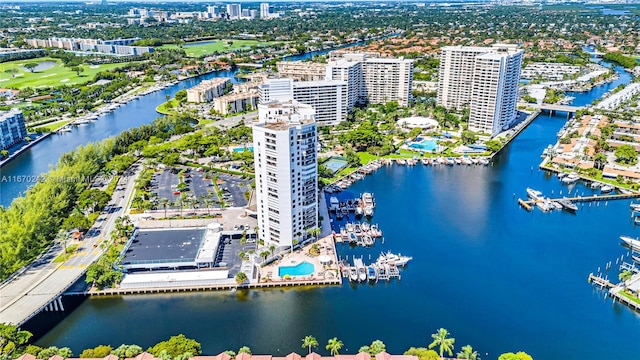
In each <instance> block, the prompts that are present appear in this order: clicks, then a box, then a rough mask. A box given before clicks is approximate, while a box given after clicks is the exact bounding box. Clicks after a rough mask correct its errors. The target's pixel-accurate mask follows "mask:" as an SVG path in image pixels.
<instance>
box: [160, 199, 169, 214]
mask: <svg viewBox="0 0 640 360" xmlns="http://www.w3.org/2000/svg"><path fill="white" fill-rule="evenodd" d="M159 203H160V206H162V208H163V209H164V217H165V218H166V217H167V206H169V199H167V198H161V199H160V201H159Z"/></svg>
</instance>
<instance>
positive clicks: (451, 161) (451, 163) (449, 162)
mask: <svg viewBox="0 0 640 360" xmlns="http://www.w3.org/2000/svg"><path fill="white" fill-rule="evenodd" d="M453 164H455V161H454V160H453V159H452V158H447V165H453Z"/></svg>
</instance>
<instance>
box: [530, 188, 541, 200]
mask: <svg viewBox="0 0 640 360" xmlns="http://www.w3.org/2000/svg"><path fill="white" fill-rule="evenodd" d="M527 196H529V197H530V198H531V199H533V200H538V199H540V198H541V197H542V192H540V191H538V190H534V189H532V188H527Z"/></svg>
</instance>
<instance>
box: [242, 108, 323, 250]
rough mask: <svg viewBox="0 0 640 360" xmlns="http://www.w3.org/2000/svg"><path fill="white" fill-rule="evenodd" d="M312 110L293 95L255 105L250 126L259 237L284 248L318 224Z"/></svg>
mask: <svg viewBox="0 0 640 360" xmlns="http://www.w3.org/2000/svg"><path fill="white" fill-rule="evenodd" d="M316 139H317V130H316V122H315V110H314V109H313V107H312V106H310V105H307V104H303V103H300V102H298V101H295V100H282V101H278V100H276V101H270V102H266V103H262V104H259V105H258V124H256V125H254V126H253V152H254V164H255V183H256V201H257V213H258V228H259V230H258V231H259V236H260V239H262V240H264V242H265V245H267V246H269V245H275V246H276V247H290V246H292V245H294V244H295V242H296V241H302V240H303V239H305V238H306V237H307V236H308V233H309V230H310V229H313V228H316V227H317V226H318V190H317V188H318V160H317V140H316Z"/></svg>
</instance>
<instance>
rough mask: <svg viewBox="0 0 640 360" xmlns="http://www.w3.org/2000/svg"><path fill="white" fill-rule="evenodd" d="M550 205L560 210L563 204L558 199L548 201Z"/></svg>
mask: <svg viewBox="0 0 640 360" xmlns="http://www.w3.org/2000/svg"><path fill="white" fill-rule="evenodd" d="M550 203H551V206H553V207H554V208H555V209H556V210H562V208H563V206H562V204H560V202H558V201H550Z"/></svg>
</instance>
